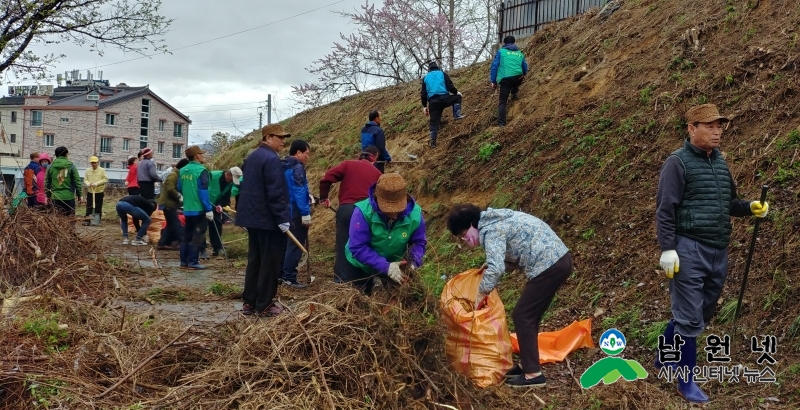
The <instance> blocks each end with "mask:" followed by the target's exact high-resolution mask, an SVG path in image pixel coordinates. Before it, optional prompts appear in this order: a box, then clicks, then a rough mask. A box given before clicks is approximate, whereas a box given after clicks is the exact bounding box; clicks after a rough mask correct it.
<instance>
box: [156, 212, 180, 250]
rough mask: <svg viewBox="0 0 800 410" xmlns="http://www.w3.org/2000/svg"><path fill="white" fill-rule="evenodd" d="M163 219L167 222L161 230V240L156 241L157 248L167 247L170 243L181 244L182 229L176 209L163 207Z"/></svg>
mask: <svg viewBox="0 0 800 410" xmlns="http://www.w3.org/2000/svg"><path fill="white" fill-rule="evenodd" d="M164 219H166V220H167V227H166V228H164V229H162V230H161V239H159V240H158V246H168V245H169V244H171V243H172V242H175V241H178V242H181V233H182V232H183V227H182V226H181V220H180V219H179V218H178V208H168V207H164Z"/></svg>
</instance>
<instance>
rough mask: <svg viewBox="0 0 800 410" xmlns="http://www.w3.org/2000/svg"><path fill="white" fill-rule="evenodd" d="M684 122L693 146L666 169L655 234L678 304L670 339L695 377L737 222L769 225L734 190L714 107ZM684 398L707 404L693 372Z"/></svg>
mask: <svg viewBox="0 0 800 410" xmlns="http://www.w3.org/2000/svg"><path fill="white" fill-rule="evenodd" d="M686 122H687V124H688V127H687V128H688V132H689V138H687V139H686V141H685V142H684V145H683V147H682V148H680V149H678V150H675V151H674V152H673V153H672V154H670V156H669V157H667V160H666V161H665V162H664V166H663V167H662V168H661V175H660V177H659V181H658V195H657V199H656V200H657V209H656V227H657V228H656V229H657V235H658V243H659V246H660V247H661V251H662V253H661V260H660V264H661V268H662V269H664V271H665V272H666V275H667V278H669V290H670V297H671V300H672V316H673V318H672V319H671V320H670V321H669V322H668V324H667V328H666V330H665V332H664V339H665V342H666V344H669V345H672V344H675V347H674V348H675V350H680V353H681V354H680V360H679V361H678V362H677V366H679V367H682V366H686V367H688V368H689V369H690V370H691V369H693V368H694V367H695V366H696V365H697V358H696V352H697V337H698V336H700V334H701V333H702V332H703V329H704V328H705V327H706V326H707V325H708V324H709V322H710V321H711V319H712V318H713V317H714V314H715V311H716V307H717V301H718V300H719V297H720V294H721V293H722V287H723V286H724V284H725V278H726V276H727V273H728V272H727V271H728V251H727V247H728V243H729V242H730V237H731V217H732V216H736V217H742V216H749V215H753V216H756V217H758V218H763V217H765V216H766V215H767V211H768V209H769V204H768V203H766V202H764V204H763V205H762V204H761V203H760V202H758V201H744V200H741V199H739V198H737V196H736V185H735V184H734V181H733V177H732V176H731V172H730V170H729V169H728V165H727V164H726V163H725V159H724V158H722V155H721V153H720V150H719V146H720V138H721V136H722V128H723V124H724V123H727V122H728V119H727V118H725V117H723V116H721V115H720V114H719V112H718V111H717V107H716V106H714V105H713V104H703V105H698V106H694V107H692V108H690V109H689V110H688V111H687V112H686ZM677 335H680V338H676V336H677ZM681 341H682V342H683V344H681ZM655 365H656V367H657V368H660V367H661V366H663V365H664V363H662V362H661V360H660V358H659V357H656V362H655ZM678 393H679V394H680V395H681V396H683V397H684V398H685V399H686V400H687V401H689V402H692V403H705V402H708V401H709V398H708V396H706V394H705V393H703V391H702V390H700V388H699V387H698V386H697V384H696V383H695V382H694V378H693V375H692V373H691V372H689V373H688V374H687V376H686V377H683V378H678Z"/></svg>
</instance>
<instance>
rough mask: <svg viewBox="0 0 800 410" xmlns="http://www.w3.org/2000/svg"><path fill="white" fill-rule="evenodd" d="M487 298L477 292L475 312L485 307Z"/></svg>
mask: <svg viewBox="0 0 800 410" xmlns="http://www.w3.org/2000/svg"><path fill="white" fill-rule="evenodd" d="M488 298H489V297H488V296H487V295H484V294H483V293H481V292H480V291H478V294H477V295H475V310H481V309H483V308H484V306H486V301H487V299H488Z"/></svg>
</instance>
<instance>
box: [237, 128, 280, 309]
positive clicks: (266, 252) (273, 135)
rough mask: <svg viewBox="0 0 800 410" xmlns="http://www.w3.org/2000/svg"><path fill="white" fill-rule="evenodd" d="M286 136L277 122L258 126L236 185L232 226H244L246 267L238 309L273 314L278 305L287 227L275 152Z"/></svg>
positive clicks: (278, 165) (277, 151)
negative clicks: (256, 140) (258, 135)
mask: <svg viewBox="0 0 800 410" xmlns="http://www.w3.org/2000/svg"><path fill="white" fill-rule="evenodd" d="M289 135H290V134H289V133H288V132H286V131H284V130H283V127H282V126H281V125H280V124H270V125H267V126H265V127H264V128H262V129H261V143H260V144H259V146H258V148H256V149H254V150H253V151H252V152H251V153H250V155H248V156H247V159H245V161H244V162H245V164H246V165H245V166H244V167H243V170H242V171H243V172H244V176H243V177H242V179H241V184H240V185H239V200H238V201H237V204H236V225H238V226H241V227H244V228H247V232H248V237H249V238H248V241H249V242H248V251H247V268H246V269H245V273H244V291H243V292H242V300H243V302H244V303H243V304H242V313H243V314H245V315H252V314H258V315H259V316H276V315H279V314H281V313H283V312H284V308H283V307H282V306H280V305H279V304H278V303H275V295H277V293H278V281H280V280H281V263H282V262H283V256H284V250H285V249H286V239H287V235H286V232H287V231H289V227H290V226H291V225H290V221H291V216H290V212H289V188H288V187H287V185H286V178H285V177H284V174H283V171H284V167H283V164H282V163H281V159H280V156H279V152H280V151H281V150H282V149H283V145H284V139H285V138H286V137H288V136H289Z"/></svg>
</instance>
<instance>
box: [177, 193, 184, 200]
mask: <svg viewBox="0 0 800 410" xmlns="http://www.w3.org/2000/svg"><path fill="white" fill-rule="evenodd" d="M178 202H183V195H181V194H178Z"/></svg>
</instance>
